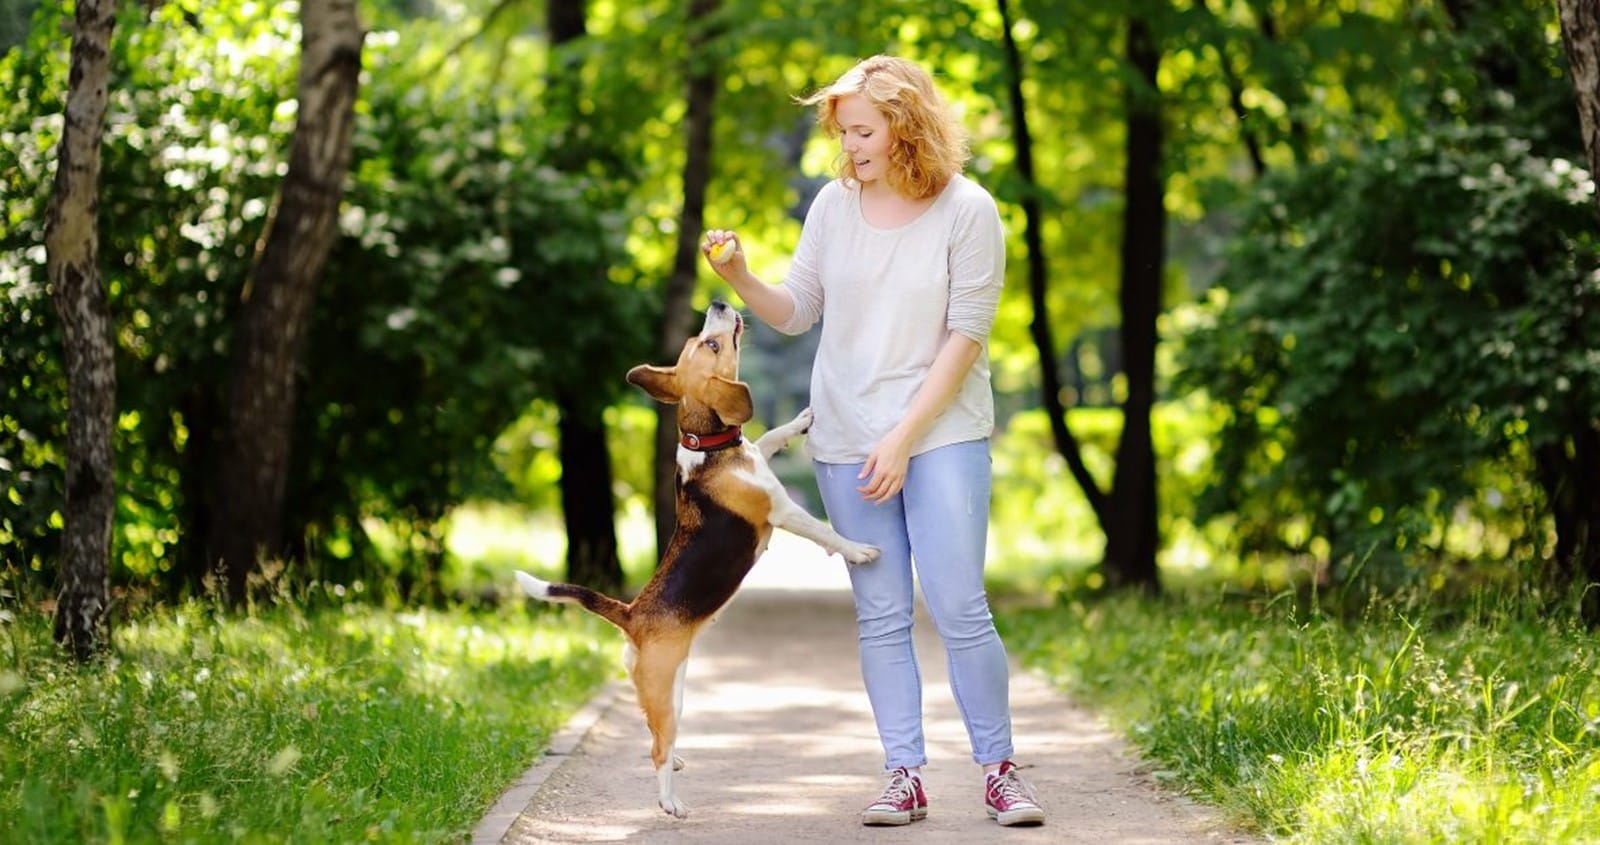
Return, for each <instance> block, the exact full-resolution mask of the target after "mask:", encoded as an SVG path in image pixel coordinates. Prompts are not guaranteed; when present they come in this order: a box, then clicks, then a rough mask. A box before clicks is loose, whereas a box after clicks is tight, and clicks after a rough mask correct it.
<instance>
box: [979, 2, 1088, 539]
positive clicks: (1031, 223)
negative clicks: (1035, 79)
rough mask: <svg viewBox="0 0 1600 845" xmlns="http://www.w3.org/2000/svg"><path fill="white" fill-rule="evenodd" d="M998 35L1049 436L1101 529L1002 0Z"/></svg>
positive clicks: (1018, 59) (1016, 55)
mask: <svg viewBox="0 0 1600 845" xmlns="http://www.w3.org/2000/svg"><path fill="white" fill-rule="evenodd" d="M999 9H1000V32H1001V38H1002V40H1003V46H1004V49H1005V56H1006V72H1007V79H1006V87H1007V89H1008V91H1009V100H1010V103H1011V123H1012V133H1011V136H1012V139H1013V141H1012V143H1013V145H1014V146H1015V147H1016V155H1017V172H1018V173H1019V174H1021V176H1022V215H1023V220H1024V221H1025V222H1024V227H1023V230H1022V239H1023V242H1024V243H1025V244H1026V245H1027V248H1028V296H1029V299H1030V301H1031V302H1032V303H1033V322H1032V323H1031V324H1030V326H1029V329H1030V333H1031V334H1032V335H1033V345H1034V347H1035V348H1037V349H1038V350H1039V394H1040V399H1041V400H1042V401H1043V402H1044V409H1045V414H1046V415H1047V416H1048V417H1049V419H1050V433H1051V435H1052V436H1053V438H1054V440H1055V446H1056V451H1057V452H1059V453H1061V457H1063V458H1065V459H1066V462H1067V467H1068V469H1070V470H1071V472H1072V477H1073V478H1074V479H1075V480H1077V482H1078V487H1079V488H1080V489H1082V490H1083V495H1084V498H1086V499H1088V500H1089V506H1090V507H1091V508H1092V509H1093V510H1094V515H1095V518H1096V519H1097V520H1098V521H1099V523H1100V527H1101V528H1102V530H1103V529H1104V528H1105V526H1106V524H1107V522H1108V521H1109V514H1107V512H1106V508H1107V502H1106V496H1105V493H1104V492H1102V491H1101V489H1100V485H1099V484H1096V483H1095V480H1094V475H1093V474H1091V473H1090V472H1089V467H1088V465H1087V464H1085V463H1084V461H1083V450H1082V449H1081V448H1079V446H1078V439H1077V438H1076V437H1074V436H1073V435H1072V429H1070V428H1068V427H1067V409H1066V407H1065V406H1063V405H1062V403H1061V372H1060V369H1059V368H1058V367H1057V361H1056V342H1055V337H1054V333H1053V332H1052V331H1051V328H1050V309H1049V305H1048V302H1049V300H1048V297H1047V296H1046V293H1047V290H1048V288H1049V279H1050V270H1049V266H1048V263H1047V260H1046V257H1045V251H1044V236H1043V235H1042V234H1041V229H1042V227H1043V225H1044V211H1043V210H1042V209H1041V207H1040V203H1039V193H1040V189H1039V180H1038V178H1037V177H1036V176H1035V175H1034V168H1033V134H1032V133H1031V132H1030V131H1029V129H1028V109H1027V101H1026V99H1025V98H1024V97H1023V94H1022V55H1021V51H1019V50H1018V49H1017V41H1016V37H1015V36H1014V35H1013V34H1012V31H1011V9H1010V6H1009V4H1008V3H1007V2H1006V0H999Z"/></svg>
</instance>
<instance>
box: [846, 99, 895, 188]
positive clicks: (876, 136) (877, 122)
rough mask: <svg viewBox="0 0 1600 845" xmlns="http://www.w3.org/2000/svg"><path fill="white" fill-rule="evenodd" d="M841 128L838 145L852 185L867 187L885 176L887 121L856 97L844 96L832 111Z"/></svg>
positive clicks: (864, 100)
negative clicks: (847, 163)
mask: <svg viewBox="0 0 1600 845" xmlns="http://www.w3.org/2000/svg"><path fill="white" fill-rule="evenodd" d="M833 114H834V117H835V118H837V119H838V121H839V125H840V126H841V127H843V130H844V131H843V133H842V134H841V135H840V138H839V144H840V146H841V147H842V148H843V149H844V154H845V155H847V156H849V157H850V163H851V164H852V165H854V167H855V177H856V181H858V182H860V183H862V184H867V183H869V182H873V181H876V180H879V179H883V177H884V176H886V175H887V174H888V172H889V121H888V120H886V119H885V118H884V116H883V115H882V114H881V113H880V112H879V111H878V108H877V107H876V106H874V105H873V104H872V103H870V102H868V101H867V98H865V97H863V96H861V95H860V94H846V95H845V96H843V97H840V98H839V101H838V102H837V103H835V104H834V107H833Z"/></svg>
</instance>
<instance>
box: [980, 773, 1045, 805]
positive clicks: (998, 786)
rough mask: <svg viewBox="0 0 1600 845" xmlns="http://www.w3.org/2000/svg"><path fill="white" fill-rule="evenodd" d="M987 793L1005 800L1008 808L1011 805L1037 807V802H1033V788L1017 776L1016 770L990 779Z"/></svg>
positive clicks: (1020, 776)
mask: <svg viewBox="0 0 1600 845" xmlns="http://www.w3.org/2000/svg"><path fill="white" fill-rule="evenodd" d="M989 792H991V793H993V794H994V795H995V796H996V797H999V798H1003V799H1005V800H1006V803H1007V805H1008V806H1009V805H1013V804H1026V805H1028V806H1030V807H1037V806H1039V802H1037V801H1035V800H1033V788H1032V787H1030V786H1028V782H1027V781H1025V780H1023V779H1022V775H1019V774H1017V770H1016V769H1009V770H1007V771H1006V773H1005V774H1003V775H995V776H994V777H993V778H990V779H989Z"/></svg>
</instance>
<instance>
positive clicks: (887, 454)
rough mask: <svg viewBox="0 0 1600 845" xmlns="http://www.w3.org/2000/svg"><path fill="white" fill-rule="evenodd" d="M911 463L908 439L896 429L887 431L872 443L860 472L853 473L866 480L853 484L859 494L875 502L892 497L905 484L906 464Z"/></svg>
mask: <svg viewBox="0 0 1600 845" xmlns="http://www.w3.org/2000/svg"><path fill="white" fill-rule="evenodd" d="M910 463H911V441H910V440H909V439H906V438H905V437H903V436H901V435H900V434H899V433H898V432H894V431H891V432H889V433H888V434H887V435H885V436H884V438H883V439H882V440H879V441H878V445H877V446H875V447H873V449H872V453H871V454H869V455H867V462H866V463H865V464H863V465H862V466H861V474H860V475H858V476H856V479H857V480H858V481H865V482H866V483H865V484H862V485H861V486H859V487H857V488H856V489H857V490H859V491H861V498H863V499H866V500H867V501H869V502H872V503H873V504H875V505H881V504H883V503H884V502H887V501H889V500H890V499H892V498H894V496H895V494H896V493H899V492H900V490H901V488H903V487H905V486H906V467H907V466H909V465H910Z"/></svg>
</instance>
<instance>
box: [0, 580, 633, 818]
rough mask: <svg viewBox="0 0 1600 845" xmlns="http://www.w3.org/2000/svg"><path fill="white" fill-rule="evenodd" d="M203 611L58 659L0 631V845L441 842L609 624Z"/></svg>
mask: <svg viewBox="0 0 1600 845" xmlns="http://www.w3.org/2000/svg"><path fill="white" fill-rule="evenodd" d="M315 595H316V596H317V598H316V601H315V602H314V604H315V605H316V606H317V607H316V609H302V608H300V607H297V606H295V605H292V604H290V605H286V606H284V607H282V608H280V609H277V610H274V611H273V612H271V613H267V614H261V615H255V616H249V617H245V618H227V617H219V616H216V615H214V614H213V612H212V611H213V609H212V608H210V607H208V606H205V605H203V604H199V603H190V604H185V605H182V606H180V607H177V608H174V609H170V610H156V611H152V612H150V613H148V614H145V615H141V616H140V617H138V618H134V619H130V620H126V621H124V622H122V623H120V624H119V625H118V626H117V632H116V642H115V646H114V655H113V657H112V658H111V659H110V661H109V662H108V663H107V664H105V665H100V666H94V667H90V668H88V669H82V668H75V667H72V666H69V665H66V664H65V663H63V662H61V658H60V657H59V656H58V655H57V653H56V651H55V649H54V647H53V646H52V645H51V644H50V642H49V630H48V626H49V620H48V618H46V617H44V616H41V615H38V614H34V613H32V612H28V613H25V614H23V615H21V616H20V617H19V618H18V619H17V620H16V621H15V624H11V625H5V626H0V646H6V647H3V648H0V651H3V657H4V662H3V663H0V723H4V724H5V725H6V726H7V730H6V731H5V736H4V737H3V738H0V816H3V817H4V818H5V819H6V838H7V841H8V842H26V843H49V842H61V843H68V842H74V843H75V842H130V843H137V842H174V841H178V842H221V841H238V840H239V839H241V838H244V839H247V840H249V841H252V842H285V843H292V842H357V841H373V842H395V843H402V842H404V843H413V842H456V841H461V840H462V838H463V837H464V836H466V834H467V833H468V832H469V831H470V830H471V829H472V827H473V826H474V825H475V824H476V823H477V822H478V821H479V819H480V818H481V816H482V814H483V812H484V810H485V809H486V808H487V807H488V806H489V804H490V803H491V802H492V801H493V800H494V799H495V798H496V797H498V795H499V793H500V791H501V790H502V789H503V788H504V787H505V785H506V784H507V783H509V782H510V781H511V780H512V779H513V778H514V777H515V776H516V774H517V773H518V772H520V771H522V770H523V769H524V768H525V767H526V766H527V765H528V764H529V763H530V762H531V761H532V760H533V759H534V758H535V756H536V755H538V753H539V752H540V750H541V749H542V748H543V747H544V745H545V743H546V741H547V740H548V738H549V736H550V734H551V733H552V731H554V730H555V729H556V728H557V727H558V726H559V725H561V724H562V723H563V722H564V721H565V719H566V718H567V717H568V715H569V714H570V713H571V712H572V711H573V710H574V709H576V708H577V706H578V705H580V704H581V703H582V702H583V701H584V700H586V699H587V697H588V696H589V695H590V694H591V693H592V692H593V691H594V689H595V688H596V687H597V686H598V685H599V684H600V683H601V682H603V681H604V680H605V679H606V678H608V677H609V676H610V675H611V674H612V672H613V671H614V667H613V660H614V657H613V655H614V653H615V652H614V651H613V649H614V648H615V647H616V646H618V645H619V643H620V640H619V638H618V637H617V635H616V634H615V632H614V631H615V629H612V628H610V627H609V626H607V625H605V624H604V623H603V622H599V621H597V620H595V619H593V618H592V617H589V616H587V615H586V614H582V613H579V612H576V611H573V612H560V611H556V610H553V609H545V608H541V609H539V610H537V611H535V612H534V613H533V615H532V616H526V615H524V613H523V611H521V610H520V606H516V607H513V608H502V609H501V610H499V611H497V612H496V614H495V615H494V616H493V617H486V616H479V615H475V614H470V613H466V612H462V611H448V612H428V611H421V612H415V613H404V614H392V613H385V612H380V611H377V610H373V609H372V608H370V607H366V606H363V605H359V604H346V603H343V602H341V601H339V600H338V599H336V598H335V597H333V596H325V595H324V594H320V593H318V594H315Z"/></svg>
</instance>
